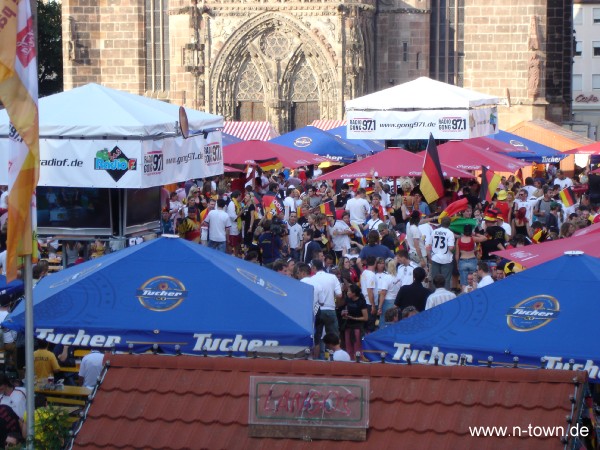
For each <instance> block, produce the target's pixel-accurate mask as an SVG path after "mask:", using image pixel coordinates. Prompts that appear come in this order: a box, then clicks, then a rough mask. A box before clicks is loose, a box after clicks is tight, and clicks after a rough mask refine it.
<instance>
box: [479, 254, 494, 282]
mask: <svg viewBox="0 0 600 450" xmlns="http://www.w3.org/2000/svg"><path fill="white" fill-rule="evenodd" d="M477 276H478V277H479V283H477V289H480V288H482V287H485V286H489V285H490V284H492V283H493V282H494V279H493V278H492V276H491V275H490V266H488V263H487V262H485V261H479V262H478V263H477Z"/></svg>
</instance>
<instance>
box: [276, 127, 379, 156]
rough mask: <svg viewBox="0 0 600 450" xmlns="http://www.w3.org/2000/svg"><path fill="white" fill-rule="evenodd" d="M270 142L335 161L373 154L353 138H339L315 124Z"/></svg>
mask: <svg viewBox="0 0 600 450" xmlns="http://www.w3.org/2000/svg"><path fill="white" fill-rule="evenodd" d="M269 142H273V143H276V144H280V145H285V146H286V147H290V148H293V149H296V150H301V151H303V152H307V153H312V154H315V155H319V156H323V157H325V158H327V159H330V160H333V161H342V162H350V161H354V160H355V159H356V157H357V156H366V155H370V154H371V151H370V150H368V149H366V148H363V147H361V146H359V145H356V144H354V143H353V142H352V141H351V140H345V139H342V138H339V137H337V136H335V135H334V134H331V133H328V132H326V131H323V130H320V129H318V128H316V127H313V126H306V127H302V128H298V129H297V130H294V131H290V132H289V133H286V134H283V135H281V136H278V137H276V138H273V139H271V140H270V141H269Z"/></svg>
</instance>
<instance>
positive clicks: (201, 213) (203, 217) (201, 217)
mask: <svg viewBox="0 0 600 450" xmlns="http://www.w3.org/2000/svg"><path fill="white" fill-rule="evenodd" d="M207 215H208V208H204V209H203V210H202V211H201V212H200V223H202V222H204V219H206V216H207Z"/></svg>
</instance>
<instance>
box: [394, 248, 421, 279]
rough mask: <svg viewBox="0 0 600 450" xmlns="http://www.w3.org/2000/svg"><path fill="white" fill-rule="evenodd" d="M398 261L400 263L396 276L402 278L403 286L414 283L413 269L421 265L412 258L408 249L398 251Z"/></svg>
mask: <svg viewBox="0 0 600 450" xmlns="http://www.w3.org/2000/svg"><path fill="white" fill-rule="evenodd" d="M396 262H397V263H398V269H397V272H396V278H397V279H398V280H400V283H401V286H408V285H409V284H412V282H413V281H414V280H413V271H414V270H415V268H417V267H419V265H418V264H417V263H416V262H414V261H411V260H410V258H409V257H408V252H407V251H406V250H400V251H398V253H396Z"/></svg>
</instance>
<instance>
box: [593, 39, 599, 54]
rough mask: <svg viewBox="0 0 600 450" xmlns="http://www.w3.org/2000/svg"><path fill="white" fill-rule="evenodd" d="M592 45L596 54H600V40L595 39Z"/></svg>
mask: <svg viewBox="0 0 600 450" xmlns="http://www.w3.org/2000/svg"><path fill="white" fill-rule="evenodd" d="M592 47H593V48H594V56H600V41H593V42H592Z"/></svg>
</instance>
